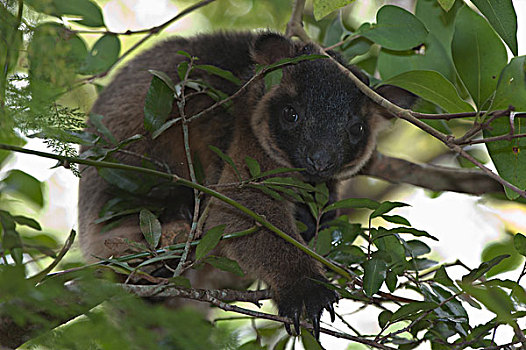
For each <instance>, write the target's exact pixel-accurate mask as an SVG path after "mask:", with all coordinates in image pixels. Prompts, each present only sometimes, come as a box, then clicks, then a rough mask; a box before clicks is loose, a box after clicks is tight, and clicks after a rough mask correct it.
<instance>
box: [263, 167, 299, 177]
mask: <svg viewBox="0 0 526 350" xmlns="http://www.w3.org/2000/svg"><path fill="white" fill-rule="evenodd" d="M302 170H305V169H304V168H276V169H272V170H269V171H265V172H262V173H261V174H260V175H259V177H260V178H262V177H266V176H272V175H277V174H284V173H296V172H298V171H302Z"/></svg>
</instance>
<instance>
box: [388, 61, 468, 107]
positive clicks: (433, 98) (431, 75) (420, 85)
mask: <svg viewBox="0 0 526 350" xmlns="http://www.w3.org/2000/svg"><path fill="white" fill-rule="evenodd" d="M382 84H391V85H396V86H399V87H401V88H404V89H406V90H408V91H411V92H412V93H414V94H416V95H418V96H420V97H422V98H423V99H425V100H427V101H429V102H433V103H434V104H436V105H438V106H439V107H441V108H442V109H443V110H445V111H446V112H448V113H459V112H472V111H473V107H472V106H471V105H470V104H469V103H467V102H466V101H464V100H463V99H462V98H460V96H459V95H458V92H457V90H456V88H455V86H454V85H453V84H452V83H451V82H450V81H449V80H447V79H446V78H445V77H444V76H443V75H442V74H440V73H438V72H434V71H429V70H415V71H410V72H405V73H402V74H400V75H397V76H395V77H392V78H390V79H388V80H385V81H383V82H382Z"/></svg>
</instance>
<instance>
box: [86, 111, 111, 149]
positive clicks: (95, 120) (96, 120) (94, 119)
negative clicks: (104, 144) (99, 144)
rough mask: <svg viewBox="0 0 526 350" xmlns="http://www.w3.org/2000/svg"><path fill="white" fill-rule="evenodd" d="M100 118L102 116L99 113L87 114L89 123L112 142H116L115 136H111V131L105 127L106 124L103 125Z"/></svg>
mask: <svg viewBox="0 0 526 350" xmlns="http://www.w3.org/2000/svg"><path fill="white" fill-rule="evenodd" d="M102 119H104V117H103V116H102V115H100V114H95V113H90V115H89V121H90V123H91V124H93V126H95V128H96V129H97V131H98V132H100V133H101V134H102V135H103V136H104V137H105V138H106V139H107V140H108V141H110V142H111V143H112V144H114V145H115V144H117V139H116V138H115V136H113V134H112V133H111V131H110V130H109V129H108V128H107V127H106V125H104V123H103V122H102Z"/></svg>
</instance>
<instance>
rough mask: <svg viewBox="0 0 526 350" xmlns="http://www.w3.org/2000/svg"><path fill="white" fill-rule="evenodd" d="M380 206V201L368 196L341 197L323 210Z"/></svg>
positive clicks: (374, 207) (373, 208)
mask: <svg viewBox="0 0 526 350" xmlns="http://www.w3.org/2000/svg"><path fill="white" fill-rule="evenodd" d="M379 206H380V203H378V202H377V201H374V200H372V199H368V198H347V199H342V200H339V201H337V202H334V203H332V204H330V205H328V206H327V207H326V208H325V209H323V212H324V213H326V212H329V211H331V210H336V209H342V208H366V209H372V210H375V209H376V208H378V207H379Z"/></svg>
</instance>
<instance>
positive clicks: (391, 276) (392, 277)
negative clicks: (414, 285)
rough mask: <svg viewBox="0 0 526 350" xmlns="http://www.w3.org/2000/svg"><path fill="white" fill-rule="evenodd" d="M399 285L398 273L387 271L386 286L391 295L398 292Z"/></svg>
mask: <svg viewBox="0 0 526 350" xmlns="http://www.w3.org/2000/svg"><path fill="white" fill-rule="evenodd" d="M397 283H398V277H397V276H396V273H395V272H394V271H392V270H389V271H387V275H386V276H385V285H386V286H387V289H389V291H390V292H391V293H393V292H394V291H395V290H396V285H397Z"/></svg>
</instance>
